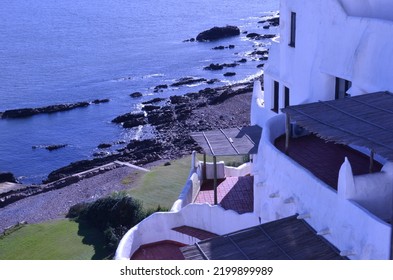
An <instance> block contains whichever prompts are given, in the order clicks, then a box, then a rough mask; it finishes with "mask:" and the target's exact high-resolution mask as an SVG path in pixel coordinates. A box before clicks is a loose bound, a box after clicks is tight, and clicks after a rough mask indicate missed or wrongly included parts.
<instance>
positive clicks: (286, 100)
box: [284, 87, 289, 108]
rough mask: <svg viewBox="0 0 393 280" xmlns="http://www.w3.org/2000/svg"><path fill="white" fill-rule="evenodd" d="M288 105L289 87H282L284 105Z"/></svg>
mask: <svg viewBox="0 0 393 280" xmlns="http://www.w3.org/2000/svg"><path fill="white" fill-rule="evenodd" d="M288 106H289V88H287V87H285V88H284V107H285V108H286V107H288Z"/></svg>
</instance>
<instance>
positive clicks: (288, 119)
mask: <svg viewBox="0 0 393 280" xmlns="http://www.w3.org/2000/svg"><path fill="white" fill-rule="evenodd" d="M285 115H286V122H285V154H288V149H289V135H290V127H291V119H290V117H289V114H288V113H286V114H285Z"/></svg>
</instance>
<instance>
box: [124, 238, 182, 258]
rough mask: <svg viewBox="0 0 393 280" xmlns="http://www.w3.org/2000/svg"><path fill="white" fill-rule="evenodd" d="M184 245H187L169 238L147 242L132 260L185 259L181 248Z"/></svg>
mask: <svg viewBox="0 0 393 280" xmlns="http://www.w3.org/2000/svg"><path fill="white" fill-rule="evenodd" d="M183 246H186V245H185V244H181V243H178V242H174V241H169V240H164V241H161V242H156V243H150V244H145V245H142V246H141V247H140V248H139V249H138V250H137V251H136V252H135V253H134V254H133V255H132V257H131V260H184V256H183V254H182V253H181V251H180V249H179V248H181V247H183Z"/></svg>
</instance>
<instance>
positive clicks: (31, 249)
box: [0, 219, 108, 260]
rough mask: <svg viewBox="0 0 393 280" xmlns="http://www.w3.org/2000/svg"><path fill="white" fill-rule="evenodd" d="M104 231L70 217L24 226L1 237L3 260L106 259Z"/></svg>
mask: <svg viewBox="0 0 393 280" xmlns="http://www.w3.org/2000/svg"><path fill="white" fill-rule="evenodd" d="M103 242H104V236H103V234H102V233H101V232H100V231H99V230H97V229H95V228H93V227H90V226H88V225H86V224H78V223H76V222H74V221H71V220H68V219H62V220H56V221H52V222H47V223H42V224H29V225H24V226H22V227H20V228H18V229H17V230H15V231H13V232H12V233H11V234H9V235H5V236H2V237H0V259H2V260H89V259H104V258H105V257H106V256H107V255H108V254H107V252H106V251H105V250H104V249H103V246H102V245H103Z"/></svg>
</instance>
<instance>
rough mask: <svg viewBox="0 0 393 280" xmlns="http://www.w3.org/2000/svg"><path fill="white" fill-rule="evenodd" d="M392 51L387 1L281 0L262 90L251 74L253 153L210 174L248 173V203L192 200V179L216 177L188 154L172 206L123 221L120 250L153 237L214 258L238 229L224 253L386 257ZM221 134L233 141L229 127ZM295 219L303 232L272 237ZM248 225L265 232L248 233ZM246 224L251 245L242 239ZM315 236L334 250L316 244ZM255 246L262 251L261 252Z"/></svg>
mask: <svg viewBox="0 0 393 280" xmlns="http://www.w3.org/2000/svg"><path fill="white" fill-rule="evenodd" d="M392 58H393V2H392V1H389V0H356V1H354V0H329V1H326V0H281V1H280V36H279V37H277V38H274V39H272V45H271V48H270V52H269V60H268V63H267V64H266V65H265V71H264V80H263V87H261V83H260V81H256V82H255V83H254V92H253V97H252V98H253V100H252V107H251V124H252V125H258V126H259V127H262V134H261V139H260V142H259V148H258V151H257V153H256V154H254V155H253V157H252V159H253V162H252V163H249V164H246V165H245V166H242V167H240V168H238V169H233V168H232V169H231V168H228V167H224V165H223V164H220V163H217V169H216V172H215V173H216V175H217V174H218V178H222V177H228V176H243V175H246V174H251V175H253V183H252V184H253V185H252V194H253V201H252V204H253V205H252V207H251V209H252V210H251V211H250V212H247V213H245V214H238V213H235V212H234V211H232V210H224V209H223V208H222V207H220V206H211V205H206V204H197V203H195V201H196V200H195V197H196V195H197V193H198V192H200V179H201V178H205V179H206V178H213V177H214V176H213V173H214V168H213V167H214V165H213V164H206V165H205V164H202V163H201V162H198V161H193V164H192V169H191V173H190V180H189V181H188V182H187V184H186V186H185V188H184V190H183V192H182V194H181V195H180V197H179V200H178V201H176V203H175V204H174V207H173V208H172V212H169V213H157V214H154V215H152V216H151V217H149V218H148V219H146V220H145V221H143V222H141V223H140V224H139V225H138V226H136V227H134V228H133V229H131V230H130V231H129V232H128V233H127V234H126V236H125V237H124V238H123V240H122V242H121V244H120V246H119V248H118V251H117V258H118V259H121V258H129V257H131V255H132V254H134V253H135V252H136V251H137V250H138V248H140V246H142V245H144V244H156V243H157V242H159V241H162V240H171V241H175V242H178V243H182V244H189V245H192V244H194V243H196V245H195V248H194V247H192V246H193V245H192V246H191V247H189V249H187V250H183V253H184V255H185V256H186V255H187V254H188V255H187V256H190V255H192V254H194V255H195V256H196V257H195V258H202V259H206V258H207V259H209V258H214V257H216V258H220V256H221V255H220V256H219V255H216V254H215V253H216V252H214V249H215V247H219V245H217V244H224V243H225V242H224V241H225V240H227V239H230V240H231V242H232V243H236V240H237V239H236V238H240V237H239V236H240V235H241V236H242V238H243V239H242V241H241V242H240V243H238V244H237V248H238V249H239V248H240V249H242V250H240V251H242V254H240V253H239V255H236V254H235V253H234V254H232V255H231V254H230V253H228V254H227V255H226V256H229V257H228V258H230V257H232V258H235V257H236V256H242V255H244V258H259V257H260V258H269V256H272V258H276V259H277V258H278V259H280V258H289V259H298V258H307V257H310V258H322V259H323V258H325V257H326V258H332V259H337V258H339V257H344V258H348V259H389V258H390V257H391V236H392V233H391V231H392V227H391V217H392V215H393V211H392V206H393V205H392V201H393V164H392V161H393V95H392V94H391V93H390V92H393V63H392ZM222 133H223V134H224V135H225V136H226V138H227V139H228V141H229V142H231V145H232V146H233V145H236V141H234V140H235V139H236V136H231V137H228V136H227V135H226V134H225V131H224V132H222ZM204 136H206V135H204ZM205 138H206V139H207V138H208V137H205ZM325 140H327V141H325ZM207 142H209V141H207ZM209 146H210V144H209ZM210 149H211V151H212V152H213V148H212V147H210ZM213 155H214V153H213ZM204 166H205V167H206V169H207V173H206V172H205V171H203V170H204V168H203V167H204ZM204 172H205V174H202V173H204ZM206 174H207V175H206ZM209 174H210V175H209ZM216 177H217V176H216ZM239 178H240V177H239ZM219 204H221V206H223V203H219ZM291 217H295V218H291ZM294 219H295V220H298V221H302V222H303V224H301V225H300V224H298V223H296V222H295V220H294ZM302 225H306V227H307V228H309V232H308V233H307V234H309V235H307V236H309V237H310V238H309V239H307V240H303V239H302V236H301V235H300V236H296V237H293V238H295V239H291V240H289V241H288V240H286V241H285V242H284V243H282V244H278V242H281V241H280V240H282V239H288V238H292V235H294V236H295V235H296V233H298V232H299V231H300V228H302ZM275 226H276V227H275ZM184 227H191V228H193V229H195V228H197V229H201V230H204V231H208V232H210V233H214V234H217V235H221V238H222V239H220V240H221V241H220V242H218V241H217V242H216V243H214V246H213V245H212V244H213V243H209V244H208V243H206V242H210V241H202V239H201V238H199V237H197V236H196V235H192V234H191V235H188V236H187V235H184V232H185V230H184ZM254 227H256V228H254ZM246 228H247V229H246ZM274 228H276V230H273V229H274ZM277 228H278V229H282V231H281V233H280V230H277ZM257 229H261V232H263V234H264V235H263V237H261V236H259V237H258V238H259V239H258V238H256V237H255V239H252V238H254V237H252V236H254V232H255V231H257ZM302 230H303V228H302ZM304 230H305V229H304ZM231 232H236V233H233V234H230V233H231ZM287 232H288V234H286V233H287ZM246 233H247V234H248V236H249V238H250V240H251V241H252V242H253V243H252V246H248V247H247V245H246V244H245V243H247V242H246V241H245V240H246V239H244V238H245V237H244V236H246V235H244V234H246ZM251 233H252V234H251ZM289 233H291V234H289ZM242 234H243V235H242ZM280 234H281V235H280ZM282 234H286V235H284V236H283V235H282ZM313 234H314V235H315V236H314V237H312V236H313ZM277 236H281V237H280V238H278V237H277ZM305 236H306V234H304V238H305ZM265 237H266V238H265ZM284 237H285V238H284ZM217 238H218V237H217ZM275 238H277V239H275ZM268 239H269V240H273V241H275V242H274V243H275V245H277V248H278V249H279V251H280V252H281V253H284V254H283V255H279V254H278V255H275V253H276V252H277V250H278V249H277V250H276V249H275V248H276V247H274V246H273V245H271V244H270V245H271V246H272V247H269V246H270V245H269V244H267V241H262V240H268ZM209 240H210V239H209ZM239 240H240V239H239ZM321 240H323V241H324V242H325V243H324V244H326V243H328V244H329V246H331V247H332V248H333V247H334V248H333V250H332V251H329V250H330V249H329V250H328V249H326V251H325V250H324V251H323V252H322V251H321V252H318V251H319V249H318V248H322V247H321V246H322V243H323V242H322V243H320V241H321ZM326 241H327V242H326ZM262 243H263V244H262ZM207 244H208V245H209V246H207ZM239 244H240V245H239ZM294 244H295V245H296V244H297V245H296V248H295V247H291V246H295V245H294ZM205 245H206V246H205ZM259 245H261V246H260V247H259ZM262 245H263V246H262ZM268 245H269V246H268ZM204 246H205V247H204ZM223 246H224V245H223ZM225 246H229V245H228V244H227V243H225ZM242 246H244V247H242ZM286 246H289V247H286ZM207 247H209V248H210V249H206V250H207V251H204V250H205V249H204V248H207ZM251 247H252V248H251ZM273 247H274V248H273ZM228 248H229V247H228ZM256 248H257V249H256ZM263 248H264V249H263ZM267 248H270V249H267ZM252 249H253V250H254V251H252ZM295 249H296V250H295ZM220 250H221V251H225V250H229V249H225V250H224V249H223V247H220ZM233 250H235V249H233ZM250 250H251V251H250ZM255 250H256V251H255ZM258 250H266V252H267V253H266V252H265V253H266V254H259V255H258V252H257V251H258ZM306 251H310V252H311V254H309V255H307V254H306V253H305V252H306ZM226 252H228V251H226ZM294 252H296V253H294ZM318 253H320V254H318ZM335 253H336V255H335ZM217 254H218V253H217ZM190 258H191V257H190Z"/></svg>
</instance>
